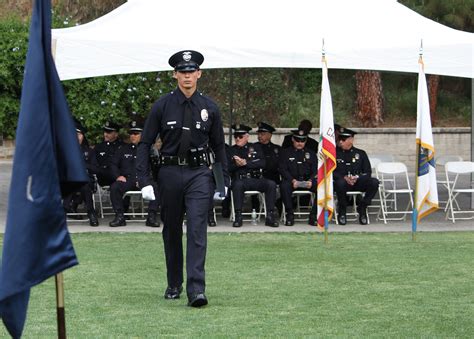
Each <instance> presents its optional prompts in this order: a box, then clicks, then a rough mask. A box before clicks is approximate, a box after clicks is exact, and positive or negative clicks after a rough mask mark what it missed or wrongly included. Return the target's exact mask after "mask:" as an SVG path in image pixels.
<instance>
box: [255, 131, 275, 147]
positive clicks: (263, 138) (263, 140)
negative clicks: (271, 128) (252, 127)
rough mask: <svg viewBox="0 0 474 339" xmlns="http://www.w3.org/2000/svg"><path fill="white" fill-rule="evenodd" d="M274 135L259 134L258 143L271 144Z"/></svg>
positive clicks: (268, 133)
mask: <svg viewBox="0 0 474 339" xmlns="http://www.w3.org/2000/svg"><path fill="white" fill-rule="evenodd" d="M271 138H272V134H271V133H270V132H258V141H259V142H260V143H262V144H264V145H266V144H268V143H269V142H270V139H271Z"/></svg>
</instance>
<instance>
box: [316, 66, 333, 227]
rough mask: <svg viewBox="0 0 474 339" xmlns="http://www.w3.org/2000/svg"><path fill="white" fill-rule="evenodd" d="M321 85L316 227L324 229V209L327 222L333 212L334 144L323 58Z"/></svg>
mask: <svg viewBox="0 0 474 339" xmlns="http://www.w3.org/2000/svg"><path fill="white" fill-rule="evenodd" d="M322 71H323V83H322V86H321V110H320V118H319V146H318V202H317V203H318V227H319V228H324V208H326V209H327V210H328V220H331V217H332V214H333V211H334V196H333V184H332V172H333V171H334V170H335V169H336V143H335V140H334V118H333V112H332V100H331V90H330V89H329V79H328V69H327V65H326V61H325V60H324V58H323V65H322Z"/></svg>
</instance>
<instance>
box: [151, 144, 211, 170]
mask: <svg viewBox="0 0 474 339" xmlns="http://www.w3.org/2000/svg"><path fill="white" fill-rule="evenodd" d="M160 160H161V165H163V166H189V167H199V166H210V165H211V164H212V157H211V156H210V153H209V151H208V150H207V149H203V148H198V149H191V150H189V152H188V154H187V156H186V157H180V156H178V155H162V156H160Z"/></svg>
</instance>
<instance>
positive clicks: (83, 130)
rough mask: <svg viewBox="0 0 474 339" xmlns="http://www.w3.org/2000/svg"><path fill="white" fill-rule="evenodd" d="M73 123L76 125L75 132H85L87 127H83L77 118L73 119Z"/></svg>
mask: <svg viewBox="0 0 474 339" xmlns="http://www.w3.org/2000/svg"><path fill="white" fill-rule="evenodd" d="M74 125H75V127H76V132H77V133H81V134H86V133H87V128H86V127H84V126H83V125H82V124H81V122H80V121H79V120H77V119H74Z"/></svg>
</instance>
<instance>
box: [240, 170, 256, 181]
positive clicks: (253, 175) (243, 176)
mask: <svg viewBox="0 0 474 339" xmlns="http://www.w3.org/2000/svg"><path fill="white" fill-rule="evenodd" d="M261 177H262V170H261V169H255V170H249V171H247V172H240V173H237V178H239V179H247V178H253V179H260V178H261Z"/></svg>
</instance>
